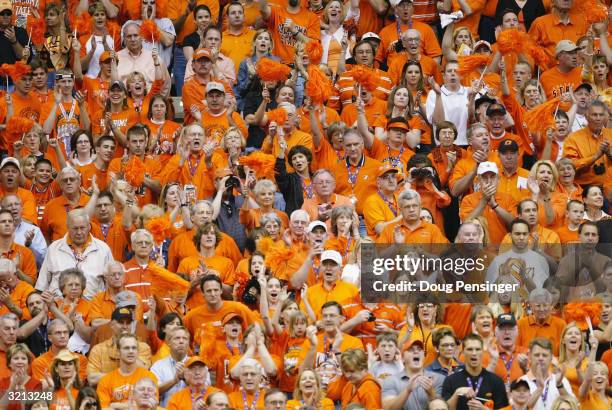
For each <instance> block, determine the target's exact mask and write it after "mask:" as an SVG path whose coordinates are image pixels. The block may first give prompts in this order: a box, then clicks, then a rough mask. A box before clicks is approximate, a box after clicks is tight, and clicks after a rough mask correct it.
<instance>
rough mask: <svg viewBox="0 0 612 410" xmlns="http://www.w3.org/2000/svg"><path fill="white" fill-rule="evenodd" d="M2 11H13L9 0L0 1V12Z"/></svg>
mask: <svg viewBox="0 0 612 410" xmlns="http://www.w3.org/2000/svg"><path fill="white" fill-rule="evenodd" d="M4 10H10V11H13V3H11V0H0V11H4Z"/></svg>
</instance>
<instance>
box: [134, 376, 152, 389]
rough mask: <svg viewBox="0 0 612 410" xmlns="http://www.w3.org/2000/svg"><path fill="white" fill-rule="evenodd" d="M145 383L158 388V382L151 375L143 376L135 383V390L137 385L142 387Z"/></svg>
mask: <svg viewBox="0 0 612 410" xmlns="http://www.w3.org/2000/svg"><path fill="white" fill-rule="evenodd" d="M143 384H148V385H149V386H153V387H155V389H157V384H156V383H155V382H154V381H153V380H152V379H151V378H150V377H143V378H142V379H140V380H138V381H137V382H136V383H134V390H136V388H137V387H140V386H142V385H143Z"/></svg>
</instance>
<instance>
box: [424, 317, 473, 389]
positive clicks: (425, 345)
mask: <svg viewBox="0 0 612 410" xmlns="http://www.w3.org/2000/svg"><path fill="white" fill-rule="evenodd" d="M419 328H420V329H421V341H422V342H423V352H424V353H425V356H427V342H429V339H430V338H431V334H432V332H431V331H430V332H429V334H428V335H427V337H425V333H423V326H421V325H420V324H419ZM470 387H471V386H470Z"/></svg>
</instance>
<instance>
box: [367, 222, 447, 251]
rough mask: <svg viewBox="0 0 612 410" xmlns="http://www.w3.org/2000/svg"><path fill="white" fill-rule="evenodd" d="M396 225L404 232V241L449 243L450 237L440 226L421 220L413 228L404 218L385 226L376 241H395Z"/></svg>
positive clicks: (385, 242) (386, 242)
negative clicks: (445, 234) (447, 237)
mask: <svg viewBox="0 0 612 410" xmlns="http://www.w3.org/2000/svg"><path fill="white" fill-rule="evenodd" d="M396 227H399V228H400V230H401V231H402V232H403V233H404V236H405V240H404V243H418V244H430V245H432V244H445V243H448V239H446V236H444V234H443V233H442V231H440V228H438V227H437V226H436V225H433V224H430V223H427V222H424V221H421V223H420V224H419V226H417V227H416V228H415V229H414V230H413V229H411V228H409V227H408V226H407V225H406V223H405V222H404V221H403V220H401V221H399V222H395V223H392V224H390V225H387V226H385V228H384V229H383V230H382V232H381V233H380V236H379V237H378V240H377V241H376V242H377V243H384V244H393V243H395V240H394V238H393V232H394V231H395V228H396Z"/></svg>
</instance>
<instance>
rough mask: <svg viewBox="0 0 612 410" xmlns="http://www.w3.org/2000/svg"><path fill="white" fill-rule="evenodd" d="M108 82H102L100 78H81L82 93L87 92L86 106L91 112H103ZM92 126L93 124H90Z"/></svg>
mask: <svg viewBox="0 0 612 410" xmlns="http://www.w3.org/2000/svg"><path fill="white" fill-rule="evenodd" d="M109 86H110V81H104V80H102V79H100V77H96V78H91V77H88V76H84V77H83V87H82V88H83V91H84V92H87V106H88V107H89V109H90V110H92V112H95V111H98V110H104V108H105V107H106V99H107V98H108V87H109ZM92 124H93V123H92Z"/></svg>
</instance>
